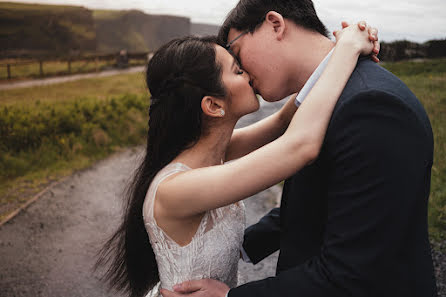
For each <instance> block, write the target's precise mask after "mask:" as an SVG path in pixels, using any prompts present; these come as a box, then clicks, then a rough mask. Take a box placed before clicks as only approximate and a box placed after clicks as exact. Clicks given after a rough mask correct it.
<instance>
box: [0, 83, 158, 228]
mask: <svg viewBox="0 0 446 297" xmlns="http://www.w3.org/2000/svg"><path fill="white" fill-rule="evenodd" d="M148 104H149V94H148V92H147V90H146V88H145V85H144V77H143V75H142V74H127V75H116V76H112V77H105V78H95V79H88V80H78V81H73V82H68V83H62V84H56V85H48V86H41V87H34V88H23V89H14V90H7V91H2V92H0V138H1V139H2V142H1V144H0V172H1V175H0V221H1V220H2V218H4V217H5V216H6V215H7V214H8V213H10V212H12V211H13V210H15V209H16V208H18V207H20V205H22V204H23V203H25V202H26V201H27V200H28V199H29V198H31V197H32V196H33V195H35V194H36V193H38V192H39V191H41V190H42V189H43V188H44V187H45V186H46V185H48V184H49V183H51V182H52V181H55V180H58V179H60V178H61V177H63V176H67V175H69V174H71V173H72V172H73V171H74V170H79V169H83V168H86V167H88V166H91V165H92V164H93V162H95V161H97V160H99V159H102V158H104V157H106V156H108V155H110V154H111V153H113V152H116V151H119V150H121V149H122V148H124V147H128V146H135V145H139V144H141V143H143V142H144V141H145V135H146V129H147V120H148V118H147V117H148V114H147V110H148Z"/></svg>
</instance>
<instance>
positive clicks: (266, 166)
mask: <svg viewBox="0 0 446 297" xmlns="http://www.w3.org/2000/svg"><path fill="white" fill-rule="evenodd" d="M337 35H338V36H341V35H342V37H339V41H338V43H337V45H336V48H335V50H334V52H333V55H332V57H331V58H330V61H329V63H328V65H327V67H326V69H325V70H324V72H323V74H322V75H321V77H320V79H319V80H318V82H317V83H316V84H315V86H314V87H313V89H312V90H311V92H310V93H309V94H308V96H307V99H306V100H305V102H304V103H303V104H302V105H301V107H300V108H299V110H298V111H297V112H296V113H295V115H294V116H293V118H292V121H291V123H290V125H289V127H288V129H287V130H286V132H285V133H284V134H283V135H282V136H281V137H279V138H278V139H277V140H275V141H273V142H271V143H269V144H267V145H265V146H263V147H261V148H260V149H258V150H256V151H254V152H252V153H250V154H248V155H246V156H245V157H242V158H240V159H237V160H235V161H233V162H230V163H227V164H224V165H219V166H211V167H205V168H199V169H193V170H188V171H185V172H182V173H179V174H176V175H175V176H173V177H171V178H170V179H168V180H165V181H164V182H163V183H161V184H160V186H159V188H158V192H157V199H158V206H159V207H160V210H162V211H163V212H165V213H166V214H168V215H169V216H171V217H178V218H180V217H190V216H193V215H196V214H199V213H203V212H205V211H207V210H210V209H215V208H218V207H221V206H225V205H228V204H231V203H234V202H236V201H239V200H242V199H244V198H246V197H249V196H251V195H253V194H255V193H257V192H259V191H262V190H264V189H266V188H268V187H270V186H272V185H274V184H276V183H278V182H279V181H281V180H283V179H285V178H287V177H289V176H291V175H292V174H294V173H295V172H296V171H298V170H300V169H301V168H303V167H304V166H305V165H307V164H308V163H310V162H311V161H313V160H314V159H315V158H317V156H318V154H319V150H320V148H321V145H322V142H323V139H324V137H325V132H326V129H327V126H328V123H329V120H330V117H331V114H332V111H333V108H334V106H335V104H336V102H337V99H338V98H339V96H340V94H341V93H342V91H343V89H344V87H345V84H346V83H347V81H348V79H349V77H350V75H351V73H352V72H353V70H354V68H355V66H356V63H357V59H358V57H359V55H360V54H370V53H371V51H372V49H373V43H372V42H371V41H369V40H368V34H367V33H366V32H362V31H360V30H359V29H358V28H357V26H351V27H348V28H346V29H344V30H343V31H342V34H337Z"/></svg>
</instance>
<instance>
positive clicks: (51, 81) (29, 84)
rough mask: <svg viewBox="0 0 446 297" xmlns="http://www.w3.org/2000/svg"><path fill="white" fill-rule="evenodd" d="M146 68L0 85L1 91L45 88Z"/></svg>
mask: <svg viewBox="0 0 446 297" xmlns="http://www.w3.org/2000/svg"><path fill="white" fill-rule="evenodd" d="M144 69H145V66H137V67H131V68H127V69H112V70H105V71H101V72H93V73H85V74H74V75H66V76H56V77H49V78H42V79H30V80H24V81H15V82H4V83H1V84H0V90H10V89H17V88H29V87H35V86H45V85H52V84H58V83H64V82H69V81H74V80H79V79H85V78H93V77H106V76H111V75H116V74H124V73H134V72H142V71H144Z"/></svg>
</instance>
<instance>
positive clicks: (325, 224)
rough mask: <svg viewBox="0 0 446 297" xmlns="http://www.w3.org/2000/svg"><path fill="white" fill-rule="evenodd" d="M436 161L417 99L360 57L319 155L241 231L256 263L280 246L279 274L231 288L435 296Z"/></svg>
mask: <svg viewBox="0 0 446 297" xmlns="http://www.w3.org/2000/svg"><path fill="white" fill-rule="evenodd" d="M302 129H305V127H302ZM277 158H280V156H277ZM432 160H433V135H432V129H431V125H430V123H429V119H428V117H427V115H426V113H425V111H424V109H423V107H422V105H421V104H420V102H419V101H418V100H417V98H416V97H415V96H414V94H413V93H412V92H411V91H410V90H409V89H408V88H407V87H406V86H405V85H404V84H403V83H402V82H401V81H400V80H399V79H398V78H397V77H395V76H394V75H392V74H391V73H390V72H388V71H386V70H384V69H383V68H381V67H380V66H378V65H376V64H375V63H373V62H371V61H369V60H368V59H361V60H360V61H359V63H358V65H357V67H356V69H355V71H354V72H353V74H352V76H351V78H350V80H349V82H348V84H347V86H346V88H345V90H344V92H343V94H342V96H341V97H340V99H339V101H338V103H337V105H336V107H335V110H334V112H333V115H332V118H331V121H330V124H329V127H328V130H327V134H326V138H325V140H324V144H323V146H322V150H321V153H320V155H319V157H318V159H317V160H316V161H315V162H314V163H313V164H312V165H309V166H307V167H306V168H304V169H303V170H301V171H300V172H298V173H296V174H295V175H294V176H292V177H291V178H289V179H288V180H287V181H286V182H285V186H284V189H283V196H282V202H281V207H280V209H278V208H277V209H274V210H272V211H271V212H270V213H269V214H267V215H266V216H265V217H264V218H263V219H262V220H260V222H259V223H257V224H255V225H253V226H251V227H249V228H248V229H247V230H246V233H245V241H244V244H243V246H244V248H245V250H246V252H247V254H248V255H249V257H250V258H251V260H252V261H253V263H257V262H259V261H261V260H262V259H263V258H265V257H266V256H268V255H270V254H271V253H272V252H274V251H276V250H278V249H280V256H279V261H278V265H277V275H276V277H272V278H267V279H264V280H260V281H257V282H251V283H248V284H245V285H242V286H240V287H237V288H235V289H232V290H231V291H230V292H229V297H249V296H256V297H263V296H265V297H266V296H268V297H271V296H284V297H286V296H290V297H291V296H293V297H316V296H317V297H336V296H342V297H343V296H354V297H363V296H370V297H387V296H388V297H399V296H401V297H410V296H413V297H415V296H416V297H431V296H437V293H436V284H435V277H434V274H433V265H432V257H431V252H430V246H429V240H428V232H427V203H428V196H429V187H430V177H431V167H432Z"/></svg>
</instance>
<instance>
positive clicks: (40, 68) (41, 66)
mask: <svg viewBox="0 0 446 297" xmlns="http://www.w3.org/2000/svg"><path fill="white" fill-rule="evenodd" d="M39 70H40V76H43V61H42V60H39Z"/></svg>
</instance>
